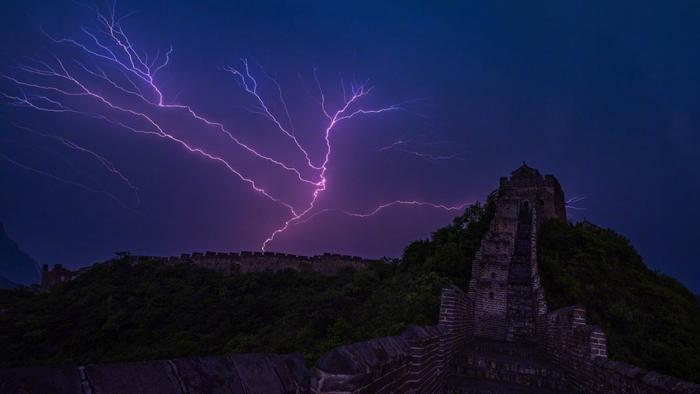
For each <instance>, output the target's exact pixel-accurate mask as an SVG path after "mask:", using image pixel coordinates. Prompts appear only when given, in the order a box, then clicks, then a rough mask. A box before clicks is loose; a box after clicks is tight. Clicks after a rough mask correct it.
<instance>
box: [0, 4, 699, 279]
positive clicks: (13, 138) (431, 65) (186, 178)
mask: <svg viewBox="0 0 700 394" xmlns="http://www.w3.org/2000/svg"><path fill="white" fill-rule="evenodd" d="M103 11H104V12H108V11H109V7H106V8H103ZM129 12H134V14H133V15H131V16H129V17H128V18H126V19H124V20H123V21H122V26H123V28H124V31H125V33H127V34H128V36H129V40H130V42H131V44H132V45H133V47H134V48H136V49H137V53H138V54H139V55H141V56H143V54H145V53H146V52H147V53H149V54H150V57H149V61H150V60H152V59H153V58H154V57H153V56H154V55H155V54H156V53H157V51H159V50H160V54H161V58H160V59H161V60H162V59H163V57H162V56H163V54H164V53H165V51H167V50H168V48H169V47H170V45H172V47H173V49H174V51H173V53H172V55H171V56H170V62H169V63H168V65H167V67H164V68H163V69H162V70H160V71H159V72H158V73H157V76H156V77H155V85H157V86H158V87H159V89H160V90H161V91H162V93H163V96H164V103H167V104H179V105H189V106H190V107H191V108H192V109H193V110H194V111H196V112H197V113H198V114H201V115H203V116H206V118H207V119H209V120H212V121H216V122H220V123H221V124H223V125H224V126H225V128H226V130H228V131H229V132H231V133H232V135H233V136H235V138H237V139H239V140H240V141H242V142H244V143H245V144H248V145H249V146H252V147H254V148H255V149H257V150H259V151H261V152H264V154H265V155H267V156H269V157H273V158H276V159H277V160H280V161H284V163H285V164H287V165H288V166H291V167H295V168H300V169H302V170H300V172H301V173H302V176H303V177H305V178H313V179H316V178H314V177H315V176H316V175H318V171H315V170H313V169H310V168H308V166H306V162H305V159H304V156H303V155H302V154H301V153H300V151H299V150H298V149H297V148H296V146H295V145H294V144H293V142H292V141H291V139H290V138H287V137H286V136H284V135H282V134H281V132H280V130H278V129H276V128H275V126H274V124H273V123H272V122H271V121H270V120H269V119H266V118H264V117H263V116H260V115H259V114H256V113H252V112H251V111H250V110H251V109H253V108H255V105H256V102H255V100H254V97H252V96H251V95H250V94H246V92H245V91H244V90H243V89H242V87H241V86H240V84H239V83H238V82H239V80H238V79H237V78H236V75H233V74H231V73H228V72H226V71H225V67H227V66H232V67H236V68H237V69H240V68H241V67H242V64H241V62H240V60H239V59H240V58H247V59H248V61H249V65H250V70H251V74H252V75H253V77H255V78H256V80H257V82H258V85H259V87H258V88H259V90H258V92H259V93H260V95H261V96H262V97H263V98H264V99H265V100H266V102H267V103H269V108H270V110H271V111H272V113H274V114H275V115H276V116H277V117H278V119H282V121H283V122H284V124H285V127H287V126H286V125H289V124H291V125H293V132H294V135H295V136H296V137H297V138H298V141H299V143H300V145H301V146H302V147H304V148H305V149H306V150H307V152H308V153H309V156H310V158H311V161H312V163H315V164H318V163H320V162H321V161H322V160H323V156H324V153H325V145H324V140H323V134H324V130H325V128H326V127H327V125H328V119H326V118H325V116H324V114H323V111H322V110H321V103H320V94H319V89H318V87H317V84H316V82H315V79H314V69H316V70H317V73H316V74H317V78H318V81H319V84H320V85H321V87H322V89H323V92H324V98H325V102H326V105H327V108H328V110H329V111H331V112H333V111H335V110H337V108H338V107H339V106H342V104H343V87H344V88H345V90H346V95H347V94H350V93H351V90H352V87H355V89H358V87H359V86H361V85H362V84H364V86H365V87H369V86H373V87H374V89H373V90H372V91H371V95H369V96H366V97H363V98H362V101H361V103H359V104H360V105H361V107H357V108H364V109H378V108H387V107H390V106H392V105H397V106H399V107H400V109H397V110H391V111H387V112H384V113H381V114H366V115H362V114H360V116H357V117H355V118H352V119H347V120H344V121H342V122H339V123H338V124H337V125H336V126H335V127H334V128H333V130H332V133H331V134H330V141H331V144H332V154H331V156H330V159H329V162H328V165H327V172H326V174H325V176H326V179H327V185H326V186H327V189H326V190H325V191H323V192H322V193H321V195H320V197H319V198H318V200H317V202H316V207H317V208H316V209H315V210H313V211H311V212H309V215H307V216H306V218H308V217H309V216H311V214H313V213H314V212H318V211H319V210H322V209H345V210H348V211H352V212H369V211H372V210H373V209H375V207H377V206H378V205H380V204H384V203H388V202H391V201H394V200H417V201H424V202H432V203H439V204H445V205H447V206H458V205H460V204H463V203H468V202H473V201H476V200H481V201H483V200H484V199H485V197H486V195H487V194H488V193H489V192H490V191H491V190H494V189H495V188H496V187H497V185H498V178H499V177H500V176H503V175H508V174H510V172H511V171H512V170H514V169H515V168H516V167H518V166H519V165H520V164H521V163H522V162H523V161H526V162H527V163H528V164H529V165H531V166H533V167H535V168H538V169H539V170H540V171H541V172H543V173H547V174H549V173H551V174H554V175H555V176H556V177H557V178H558V179H559V180H560V182H561V183H562V186H563V187H564V190H565V193H566V195H567V197H574V196H584V197H585V199H583V200H582V201H579V202H577V203H576V205H577V207H578V208H583V209H579V210H570V211H569V215H570V218H571V219H573V220H581V219H583V218H586V219H588V220H590V221H592V222H594V223H596V224H599V225H601V226H605V227H610V228H613V229H615V230H616V231H618V232H620V233H621V234H623V235H625V236H626V237H628V238H630V239H631V241H632V243H633V244H634V246H635V248H637V250H638V251H639V252H640V254H642V256H643V257H644V258H645V261H646V262H647V264H648V265H649V266H650V267H652V268H654V269H658V270H661V271H663V272H664V273H667V274H669V275H672V276H674V277H677V278H678V279H679V280H681V282H683V283H685V284H686V285H688V286H689V287H690V288H691V289H692V290H693V291H695V292H700V268H698V267H700V265H699V264H698V257H697V256H698V253H697V238H698V235H700V231H699V230H698V228H697V225H698V223H700V198H699V197H698V196H700V155H698V154H697V151H698V149H700V133H699V132H698V130H700V111H698V107H699V104H700V50H698V39H699V38H700V25H699V24H698V23H697V21H698V20H700V3H698V2H696V1H673V2H661V1H659V2H644V1H642V2H639V1H637V2H617V1H613V2H611V1H600V2H597V1H580V2H554V1H553V2H547V3H538V4H532V3H530V2H521V1H513V2H500V1H483V2H478V3H477V2H464V1H459V2H446V1H436V2H428V1H425V2H414V1H405V2H381V1H369V2H363V1H352V2H342V3H341V2H335V1H326V2H293V1H288V2H265V1H250V2H236V1H196V2H195V1H149V2H141V1H120V2H119V3H118V4H117V14H118V15H124V14H127V13H129ZM81 27H84V28H86V31H88V32H91V31H94V29H96V28H98V27H99V23H98V21H97V20H96V15H95V12H94V10H93V9H91V8H89V7H83V6H81V5H80V2H72V1H63V2H61V1H51V2H49V1H46V2H38V1H17V2H12V3H8V4H4V5H3V12H2V13H1V14H0V37H2V46H1V47H0V71H1V72H2V73H3V74H5V75H9V76H11V77H13V78H16V80H20V81H23V82H25V83H36V84H41V86H49V85H50V86H54V87H59V88H61V89H64V88H65V89H66V90H69V91H74V90H75V89H73V88H72V87H71V86H70V83H69V81H65V80H63V81H57V82H56V78H51V77H50V76H46V75H36V74H35V73H34V74H32V73H31V72H30V73H27V72H26V70H25V71H22V70H21V69H20V68H19V67H21V66H22V65H25V66H26V65H30V66H31V65H33V66H34V67H38V68H39V69H41V67H42V66H41V64H42V63H37V62H36V60H39V61H43V62H45V63H44V64H49V65H54V66H55V64H56V63H55V62H56V58H55V57H54V56H56V57H58V58H59V59H62V60H63V61H64V62H65V65H66V67H68V68H69V69H70V71H71V75H79V76H80V78H83V79H81V81H85V84H86V85H88V86H89V88H90V89H93V91H95V92H98V93H99V94H104V95H105V96H108V97H110V100H113V103H118V104H119V105H120V106H122V107H125V108H126V107H128V108H130V109H133V110H135V111H144V112H148V114H149V116H151V117H153V119H157V122H158V124H159V125H162V127H164V128H165V129H167V131H168V133H171V135H173V136H176V137H177V138H179V139H182V140H185V141H187V142H188V143H189V144H191V145H192V146H196V147H199V148H201V149H203V150H206V151H207V152H209V153H211V154H214V155H217V157H220V158H222V159H223V160H225V161H226V162H227V163H229V164H230V165H232V166H233V167H234V168H235V169H236V170H237V171H239V172H240V173H242V174H243V175H244V176H246V177H249V178H251V179H254V180H255V181H256V183H258V184H259V185H260V186H261V187H263V188H265V190H267V191H268V192H269V193H270V194H271V195H273V196H275V198H279V199H282V200H284V201H285V202H287V203H288V204H290V205H292V206H294V207H295V209H297V210H298V211H299V212H301V211H303V210H304V209H305V207H306V206H307V204H308V203H309V198H310V196H311V193H312V192H313V189H314V187H313V186H312V185H309V184H308V183H304V182H300V181H299V180H298V179H297V178H296V176H295V175H294V174H293V173H292V172H291V171H287V170H284V169H281V168H279V166H277V165H274V164H272V163H270V162H269V161H265V160H262V159H260V158H258V157H255V156H253V155H251V154H250V153H249V152H246V151H245V150H244V149H242V148H241V147H240V146H239V145H236V144H235V142H234V141H233V140H232V139H231V138H229V137H228V136H227V135H225V134H224V133H222V132H221V130H219V129H218V128H217V127H214V126H207V125H205V124H203V123H202V122H200V121H197V120H196V119H193V118H192V117H191V116H188V113H187V112H186V111H185V110H182V109H176V108H159V107H157V106H154V105H153V104H152V103H148V102H145V101H143V100H140V99H139V98H138V97H135V96H134V95H129V94H126V93H124V92H119V91H115V89H114V86H109V85H108V84H106V83H102V82H104V81H103V80H102V81H100V80H99V78H97V77H95V75H90V74H87V73H86V71H85V69H81V65H82V66H84V67H86V68H87V69H88V70H92V71H93V72H95V73H97V72H98V71H97V70H103V71H104V72H105V73H106V75H110V76H112V78H114V79H113V81H119V82H120V84H121V85H120V86H122V87H125V86H129V85H127V82H126V80H125V79H124V78H125V77H124V72H123V70H121V71H120V69H119V67H118V66H117V65H116V64H114V62H110V61H108V60H105V59H99V58H97V57H95V56H89V55H88V54H87V53H85V52H84V51H81V50H80V49H79V48H77V47H75V46H74V45H71V44H70V43H67V42H63V43H54V42H52V41H51V40H50V39H49V38H48V37H47V36H46V35H45V34H43V33H42V30H43V31H44V32H46V33H47V34H49V35H51V36H52V37H54V39H57V38H71V39H75V40H78V41H79V42H81V43H85V44H88V45H89V44H91V45H92V46H91V47H92V48H98V49H99V47H95V46H94V41H91V39H90V37H89V36H88V35H86V34H85V33H84V32H82V31H81ZM98 34H99V33H98ZM100 37H103V36H100ZM76 61H77V62H76ZM271 78H274V80H275V81H277V82H278V83H279V86H280V87H281V90H282V92H283V95H284V96H283V97H284V98H285V99H286V103H287V107H288V111H289V113H290V118H291V120H292V122H291V123H288V121H287V116H286V114H285V111H284V107H283V106H282V105H281V103H280V101H279V92H278V90H277V88H276V85H275V84H274V82H273V80H272V79H271ZM141 82H142V81H141ZM139 83H140V82H139V81H138V80H137V81H136V85H138V86H137V87H138V88H139V89H140V91H141V92H143V95H144V96H146V98H147V99H150V100H156V98H154V96H153V94H152V93H153V92H150V91H148V86H145V85H144V84H142V83H141V84H139ZM132 86H133V85H132ZM71 89H72V90H71ZM132 90H133V89H132ZM0 91H2V92H3V93H4V94H6V95H8V96H11V97H20V98H22V97H26V98H28V99H30V101H31V102H34V103H41V105H45V106H47V107H50V108H54V109H55V108H57V107H56V105H63V106H64V107H70V108H71V109H74V110H79V111H82V112H83V113H66V112H62V113H59V112H47V111H37V110H35V109H31V108H27V107H26V105H25V106H17V105H13V104H17V100H16V99H12V98H7V97H4V98H3V99H2V105H0V155H2V156H1V157H0V159H1V160H0V221H2V222H3V223H4V225H5V228H6V229H7V232H8V233H9V234H10V235H11V236H12V238H13V239H15V240H16V241H17V242H18V243H19V244H20V245H21V246H22V248H23V249H24V250H26V251H27V252H28V253H30V254H31V255H32V256H33V257H35V258H36V259H37V260H38V261H39V262H41V263H51V264H53V263H63V264H64V265H67V266H69V267H78V266H81V265H85V264H89V263H92V262H96V261H102V260H104V259H107V258H109V257H110V256H112V255H113V254H114V252H115V251H120V250H128V251H131V252H133V253H136V254H153V255H171V254H179V253H181V252H191V251H206V250H216V251H237V250H259V248H260V245H261V243H262V241H263V240H265V239H266V238H267V237H268V235H269V234H270V233H271V232H273V231H274V230H275V229H277V228H279V227H280V226H282V225H283V224H284V222H285V220H287V219H289V218H290V215H291V214H290V212H289V210H288V209H287V208H285V207H284V206H283V205H281V204H278V203H275V202H273V201H271V200H269V199H267V198H266V197H264V196H262V195H260V194H259V193H256V192H254V191H252V189H251V187H250V185H249V184H247V183H245V182H242V181H241V180H240V179H239V178H238V177H237V176H236V175H235V174H233V173H232V172H231V171H229V170H227V169H226V167H225V166H223V165H222V164H221V162H217V161H214V160H210V159H207V158H205V157H204V156H202V155H200V154H197V153H192V152H188V151H187V150H186V149H185V148H183V146H181V145H180V144H178V143H175V142H173V141H168V140H167V139H164V138H159V137H158V136H155V135H148V134H134V133H132V132H130V131H129V130H127V129H124V128H122V127H119V126H118V125H115V123H114V122H122V123H125V124H126V123H128V124H133V126H132V127H134V128H139V129H140V130H141V129H144V130H145V129H146V128H147V125H146V124H145V123H143V122H141V121H140V120H139V121H136V120H134V117H132V116H129V114H126V113H123V112H122V113H120V112H119V111H113V110H112V111H108V110H106V109H105V107H104V106H103V105H101V104H100V103H99V102H98V101H97V100H95V99H94V98H92V97H80V96H72V97H67V96H65V95H62V94H60V93H58V92H57V91H55V90H54V91H51V90H46V89H43V90H42V89H36V88H31V87H28V86H26V85H25V86H24V87H23V88H22V89H19V87H18V85H17V84H16V83H15V82H13V81H11V80H8V79H4V80H3V81H1V82H0ZM24 94H26V96H24ZM40 95H44V96H46V97H47V98H50V99H51V100H54V101H55V102H58V103H59V104H56V103H51V102H49V101H47V100H46V99H41V98H39V96H40ZM36 100H38V101H36ZM85 113H89V114H92V116H89V115H87V116H86V115H85ZM94 114H102V115H103V116H104V117H108V118H109V119H111V120H112V123H109V122H105V121H104V119H99V118H96V117H95V116H94ZM129 122H131V123H129ZM18 126H21V127H26V128H30V129H31V130H33V131H34V132H30V131H28V130H26V129H24V128H21V127H18ZM287 129H289V130H292V127H291V126H289V127H287ZM36 132H40V133H44V134H45V135H40V134H37V133H36ZM47 135H50V136H54V137H56V136H57V137H60V138H64V139H65V140H64V141H70V143H72V144H74V146H80V147H82V148H85V149H89V150H90V152H93V153H96V154H98V155H99V157H100V158H103V159H106V160H109V163H112V164H113V166H114V167H110V168H113V169H115V170H118V171H119V173H120V174H122V175H123V176H124V177H125V178H126V179H128V180H129V182H131V183H132V184H133V185H134V186H135V187H137V188H138V197H139V200H140V201H137V198H136V193H135V192H134V190H132V189H131V188H130V187H129V185H128V184H127V183H126V182H125V181H124V179H122V178H120V177H119V176H117V174H116V173H115V172H114V171H110V170H109V168H108V165H105V163H104V162H100V159H98V158H97V157H95V156H93V155H91V154H90V153H88V152H85V151H81V150H78V149H75V148H71V147H70V146H68V145H66V144H65V143H63V142H62V141H61V140H59V139H57V138H53V137H50V136H47ZM398 141H403V142H398ZM392 144H393V145H392ZM416 153H417V154H416ZM8 159H10V160H12V161H9V160H8ZM30 168H31V169H33V170H30ZM36 171H41V172H42V173H38V172H36ZM47 174H50V175H47ZM57 178H58V179H60V180H63V181H59V180H58V179H57ZM65 181H69V182H70V183H66V182H65ZM88 189H89V190H88ZM457 213H458V211H445V210H443V209H438V208H431V207H427V206H422V207H421V206H392V207H389V208H387V209H385V210H381V211H380V212H379V213H378V214H377V215H375V216H373V217H371V218H357V217H348V216H346V215H343V214H342V213H340V212H338V211H329V212H326V213H323V214H319V215H318V216H313V217H312V218H311V220H309V221H308V222H304V223H301V224H293V225H291V226H290V227H289V229H287V230H286V231H285V232H283V233H281V234H278V235H277V236H276V238H275V240H274V241H272V242H270V243H269V244H268V247H267V250H269V251H283V252H290V253H299V254H315V253H320V252H324V251H331V252H337V253H346V254H356V255H362V256H367V257H379V256H384V255H386V256H399V255H400V254H401V252H402V250H403V248H404V247H405V246H406V245H407V244H408V243H409V242H410V241H411V240H414V239H418V238H425V237H427V236H429V234H430V231H432V230H435V229H436V228H438V227H440V226H443V225H445V224H447V223H449V222H450V220H451V218H452V217H454V216H456V214H457ZM302 221H303V220H302Z"/></svg>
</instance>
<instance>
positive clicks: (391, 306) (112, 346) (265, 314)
mask: <svg viewBox="0 0 700 394" xmlns="http://www.w3.org/2000/svg"><path fill="white" fill-rule="evenodd" d="M489 201H492V200H491V199H490V200H489ZM492 215H493V203H492V202H489V203H488V204H486V205H485V206H482V205H478V204H477V205H473V206H471V207H469V208H468V209H467V210H466V212H465V213H464V214H463V215H461V216H459V217H457V218H455V220H454V222H453V223H452V224H451V225H449V226H446V227H444V228H441V229H439V230H437V231H436V232H435V233H434V234H433V235H432V237H431V239H430V240H422V241H416V242H413V243H411V244H410V245H409V246H408V247H407V248H406V250H405V253H404V255H403V259H402V260H401V261H387V262H379V263H376V264H374V265H373V266H371V267H370V269H368V270H366V271H362V272H351V271H345V272H342V273H341V274H340V275H338V276H335V277H322V276H319V275H318V274H314V273H299V272H293V271H288V272H282V273H277V274H272V273H260V274H246V275H234V276H229V277H224V276H221V275H220V274H217V273H215V272H211V271H207V270H204V269H200V268H196V267H193V266H191V265H187V264H179V265H173V266H169V265H164V264H161V263H156V262H145V263H139V264H136V265H131V264H128V263H127V262H119V261H115V263H114V264H111V265H103V266H99V267H97V268H95V269H93V270H91V271H90V272H89V273H87V274H85V275H83V276H81V277H79V278H78V279H76V280H74V281H72V282H69V283H66V284H64V285H60V286H57V287H56V288H54V289H53V290H52V291H51V292H50V293H44V294H31V293H29V292H25V291H3V292H2V294H0V311H2V313H0V348H2V349H3V351H2V352H0V365H2V366H19V365H38V364H59V363H81V364H84V363H90V362H106V361H127V360H129V361H130V360H144V359H162V358H170V357H181V356H190V355H215V354H222V353H228V352H274V353H288V352H297V351H299V352H303V353H304V354H305V356H306V357H307V359H309V360H310V361H311V360H313V359H315V358H317V357H318V356H319V355H320V354H322V353H324V352H326V351H328V350H329V349H331V348H333V347H335V346H338V345H340V344H344V343H349V342H354V341H359V340H364V339H369V338H375V337H380V336H386V335H394V334H398V333H400V332H401V331H402V330H403V329H404V328H405V327H406V326H407V325H410V324H435V323H436V321H437V316H438V311H439V302H440V290H441V288H442V287H443V286H444V285H446V284H448V283H455V284H457V285H458V286H460V287H462V288H464V289H466V285H467V282H468V279H469V275H470V272H471V260H472V258H473V255H474V253H475V252H476V250H477V249H478V247H479V242H480V239H481V237H482V236H483V234H484V233H485V231H486V230H487V228H488V223H489V220H490V218H491V217H492ZM542 230H543V231H542V239H541V245H540V260H541V266H540V267H541V268H540V270H541V274H542V279H543V284H544V287H545V290H546V294H547V298H548V302H549V305H550V309H555V308H558V307H561V306H565V305H569V304H573V303H579V304H583V305H585V306H586V307H587V308H588V310H589V315H590V318H591V319H592V320H593V322H595V323H597V324H599V325H601V326H602V327H603V328H604V329H605V330H606V331H607V332H608V334H609V340H610V344H609V350H610V353H611V356H612V357H613V358H617V359H620V360H624V361H628V362H630V363H633V364H635V365H638V366H641V367H645V368H650V369H655V370H658V371H660V372H663V373H667V374H670V375H674V376H679V377H681V378H685V379H689V380H694V381H696V382H697V381H700V308H698V305H697V300H696V298H695V296H694V295H693V294H691V293H690V292H689V291H688V290H687V289H685V288H684V287H683V286H682V285H680V284H679V283H678V282H677V281H675V280H673V279H671V278H669V277H667V276H664V275H662V274H659V273H656V272H654V271H651V270H649V269H648V268H647V267H646V266H645V265H644V264H643V262H642V260H641V258H640V257H639V255H638V254H637V253H636V252H635V251H634V249H633V248H632V246H631V245H630V244H629V242H628V241H627V240H626V239H624V238H623V237H621V236H619V235H617V234H615V233H614V232H613V231H611V230H603V229H599V228H597V227H595V226H592V225H589V224H578V225H572V224H565V223H557V222H549V223H545V224H544V225H543V228H542Z"/></svg>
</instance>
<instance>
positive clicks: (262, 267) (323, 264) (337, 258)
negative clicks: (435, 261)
mask: <svg viewBox="0 0 700 394" xmlns="http://www.w3.org/2000/svg"><path fill="white" fill-rule="evenodd" d="M127 258H128V259H129V261H131V262H132V263H134V264H135V263H138V262H144V261H157V262H162V263H166V264H181V263H190V264H193V265H195V266H197V267H201V268H205V269H209V270H212V271H216V272H220V273H222V274H224V275H233V274H245V273H253V272H280V271H285V270H293V271H299V272H317V273H319V274H321V275H326V276H332V275H337V274H338V272H339V271H341V270H343V269H353V270H356V271H357V270H364V269H367V268H368V267H369V265H370V264H371V263H373V262H376V261H378V260H371V259H365V258H362V257H357V256H348V255H341V254H334V253H324V254H322V255H318V256H298V255H294V254H287V253H272V252H246V251H243V252H240V253H222V252H205V253H201V252H194V253H183V254H181V255H180V256H171V257H162V256H128V257H127ZM110 262H111V261H107V262H104V263H98V264H109V263H110ZM90 268H91V267H84V268H81V269H79V270H77V271H71V270H68V269H66V268H64V267H63V266H62V265H61V264H56V265H54V267H53V269H51V270H49V267H48V265H44V269H43V272H42V287H43V288H45V289H48V288H51V287H53V286H54V285H56V284H59V283H63V282H66V281H69V280H72V279H74V278H76V277H78V276H80V275H81V274H83V273H85V272H87V271H89V270H90Z"/></svg>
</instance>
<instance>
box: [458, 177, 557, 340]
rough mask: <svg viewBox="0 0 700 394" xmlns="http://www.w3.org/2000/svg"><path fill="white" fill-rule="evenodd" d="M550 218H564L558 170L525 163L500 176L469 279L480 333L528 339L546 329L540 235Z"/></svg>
mask: <svg viewBox="0 0 700 394" xmlns="http://www.w3.org/2000/svg"><path fill="white" fill-rule="evenodd" d="M546 219H559V220H566V210H565V205H564V192H563V191H562V189H561V186H560V185H559V182H558V181H557V179H556V178H554V176H552V175H546V176H542V175H541V174H540V173H539V171H537V170H536V169H534V168H530V167H528V166H527V164H524V163H523V165H522V166H521V167H520V168H518V169H517V170H515V171H513V173H512V174H511V176H510V178H507V177H503V178H501V181H500V185H499V188H498V195H497V197H496V212H495V214H494V217H493V220H492V221H491V225H490V228H489V230H488V232H487V233H486V235H485V236H484V238H483V239H482V241H481V247H480V248H479V251H478V252H477V253H476V255H475V257H474V261H473V262H472V276H471V280H470V281H469V296H470V298H471V299H472V300H474V335H475V336H476V337H482V338H488V339H494V340H501V341H521V340H524V341H529V340H534V338H535V337H536V334H539V333H540V330H542V329H543V327H544V318H545V316H546V313H547V306H546V304H545V301H544V290H543V289H542V287H541V286H540V277H539V273H538V268H537V236H538V233H539V224H540V222H541V221H542V220H546Z"/></svg>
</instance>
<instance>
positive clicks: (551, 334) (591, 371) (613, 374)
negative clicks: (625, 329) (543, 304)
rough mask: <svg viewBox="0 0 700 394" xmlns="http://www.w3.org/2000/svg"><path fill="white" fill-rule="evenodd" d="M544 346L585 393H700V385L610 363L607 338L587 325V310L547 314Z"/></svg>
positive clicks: (577, 307) (568, 309) (573, 384)
mask: <svg viewBox="0 0 700 394" xmlns="http://www.w3.org/2000/svg"><path fill="white" fill-rule="evenodd" d="M544 347H545V351H546V353H547V355H548V356H549V357H550V359H551V360H552V361H553V362H554V363H555V364H556V365H558V366H559V367H560V368H561V369H562V370H563V371H564V372H565V376H566V379H567V381H568V382H569V384H570V385H571V387H572V388H573V389H575V390H577V391H578V392H582V393H649V394H661V393H700V385H698V384H695V383H690V382H686V381H683V380H680V379H678V378H674V377H671V376H667V375H663V374H660V373H657V372H653V371H652V372H649V371H646V370H644V369H642V368H639V367H635V366H632V365H629V364H626V363H624V362H621V361H613V360H608V353H607V337H606V335H605V333H604V332H603V330H602V329H600V327H598V326H593V325H589V324H587V323H586V309H585V308H584V307H582V306H580V305H573V306H569V307H566V308H562V309H558V310H556V311H553V312H551V313H549V314H548V315H547V327H546V335H545V341H544Z"/></svg>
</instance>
